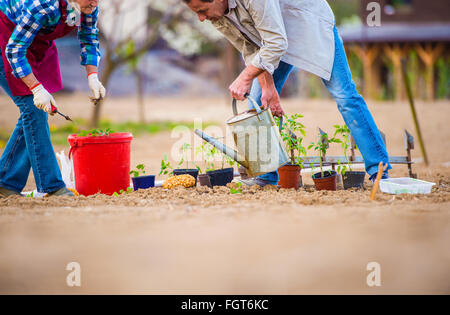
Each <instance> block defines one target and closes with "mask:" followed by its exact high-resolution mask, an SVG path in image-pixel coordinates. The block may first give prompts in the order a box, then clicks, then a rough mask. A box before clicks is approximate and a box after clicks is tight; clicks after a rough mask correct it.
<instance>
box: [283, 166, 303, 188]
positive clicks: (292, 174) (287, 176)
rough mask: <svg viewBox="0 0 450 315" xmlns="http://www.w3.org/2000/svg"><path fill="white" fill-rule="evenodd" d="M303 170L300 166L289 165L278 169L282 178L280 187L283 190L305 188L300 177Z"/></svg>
mask: <svg viewBox="0 0 450 315" xmlns="http://www.w3.org/2000/svg"><path fill="white" fill-rule="evenodd" d="M301 171H302V169H301V167H300V166H298V165H292V164H288V165H285V166H283V167H280V168H279V169H278V175H279V177H280V181H279V182H278V185H280V187H281V188H286V189H290V188H295V189H297V190H298V189H299V188H300V187H302V186H303V183H302V177H301V175H300V173H301Z"/></svg>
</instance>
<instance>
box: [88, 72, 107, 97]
mask: <svg viewBox="0 0 450 315" xmlns="http://www.w3.org/2000/svg"><path fill="white" fill-rule="evenodd" d="M88 82H89V88H90V89H91V92H92V94H93V96H94V99H95V100H101V99H104V98H105V96H106V89H105V87H104V86H103V84H102V83H101V82H100V81H99V79H98V74H97V73H96V72H93V73H91V74H89V75H88Z"/></svg>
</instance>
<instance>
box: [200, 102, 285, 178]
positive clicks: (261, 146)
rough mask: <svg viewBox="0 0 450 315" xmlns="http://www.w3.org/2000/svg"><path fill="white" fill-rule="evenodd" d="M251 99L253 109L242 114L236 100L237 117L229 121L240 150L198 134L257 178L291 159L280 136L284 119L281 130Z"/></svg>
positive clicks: (235, 113)
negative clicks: (238, 109)
mask: <svg viewBox="0 0 450 315" xmlns="http://www.w3.org/2000/svg"><path fill="white" fill-rule="evenodd" d="M248 99H249V100H250V104H251V106H252V107H253V108H252V109H250V110H247V111H245V112H243V113H240V114H238V111H237V101H236V100H233V113H234V116H233V117H232V118H230V119H228V120H227V122H226V123H227V125H228V126H229V127H230V128H231V133H232V135H233V139H234V143H235V145H236V148H237V151H235V150H233V149H231V148H229V147H227V146H226V145H225V144H223V143H221V142H220V141H218V140H217V139H214V138H212V137H210V136H208V135H207V134H205V133H204V132H202V131H200V130H198V129H196V130H195V134H196V135H198V136H199V137H201V138H202V139H203V140H205V141H207V142H209V143H210V144H211V145H213V146H214V147H215V148H217V149H218V150H219V151H221V152H223V153H224V154H226V155H228V156H229V157H230V158H232V159H233V160H235V161H236V162H237V163H239V164H240V165H242V166H244V167H245V168H246V169H247V174H248V175H249V176H250V177H255V176H259V175H262V174H266V173H269V172H274V171H276V170H278V169H279V168H280V167H281V166H283V165H285V164H287V163H289V161H290V160H289V156H288V154H287V153H286V150H285V149H284V147H283V145H282V141H281V136H280V131H281V128H282V125H283V118H281V121H280V130H279V129H278V127H277V124H276V123H275V120H274V119H273V116H272V112H271V111H270V109H269V108H267V109H264V110H261V108H260V107H259V105H258V104H257V103H256V102H255V100H254V99H252V98H251V97H248Z"/></svg>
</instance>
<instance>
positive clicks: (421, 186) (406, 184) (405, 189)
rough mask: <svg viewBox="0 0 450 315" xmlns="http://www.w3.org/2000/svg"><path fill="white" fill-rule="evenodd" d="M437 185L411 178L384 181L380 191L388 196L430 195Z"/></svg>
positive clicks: (381, 182)
mask: <svg viewBox="0 0 450 315" xmlns="http://www.w3.org/2000/svg"><path fill="white" fill-rule="evenodd" d="M434 185H436V184H435V183H430V182H426V181H423V180H418V179H414V178H409V177H401V178H390V179H382V180H381V181H380V190H381V191H382V192H384V193H387V194H393V195H400V194H429V193H431V188H433V186H434Z"/></svg>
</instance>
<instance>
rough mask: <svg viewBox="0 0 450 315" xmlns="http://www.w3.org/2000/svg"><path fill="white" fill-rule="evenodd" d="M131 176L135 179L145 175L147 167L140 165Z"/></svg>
mask: <svg viewBox="0 0 450 315" xmlns="http://www.w3.org/2000/svg"><path fill="white" fill-rule="evenodd" d="M130 175H133V177H139V176H143V175H145V165H144V164H139V165H137V166H136V170H133V171H131V172H130Z"/></svg>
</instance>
